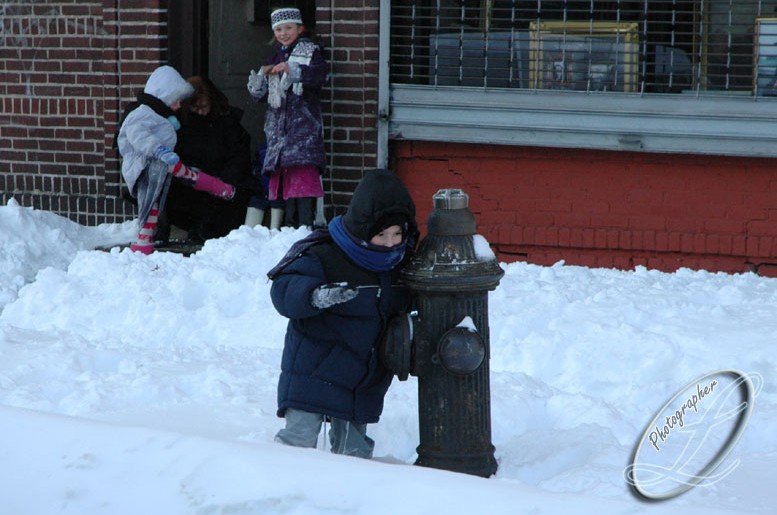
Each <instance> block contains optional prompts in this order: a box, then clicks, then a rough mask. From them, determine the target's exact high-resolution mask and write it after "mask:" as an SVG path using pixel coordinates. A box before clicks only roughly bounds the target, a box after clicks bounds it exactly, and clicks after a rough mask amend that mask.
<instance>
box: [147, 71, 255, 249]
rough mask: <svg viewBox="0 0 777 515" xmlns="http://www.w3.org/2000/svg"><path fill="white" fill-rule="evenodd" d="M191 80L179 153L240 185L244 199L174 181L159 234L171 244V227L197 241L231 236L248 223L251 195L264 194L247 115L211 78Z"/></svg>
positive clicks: (239, 188) (193, 78)
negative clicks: (253, 160) (223, 196)
mask: <svg viewBox="0 0 777 515" xmlns="http://www.w3.org/2000/svg"><path fill="white" fill-rule="evenodd" d="M186 80H187V82H188V83H189V84H191V85H192V86H193V88H194V95H193V96H191V97H190V98H188V99H186V100H185V101H184V102H183V103H182V105H181V128H180V130H179V131H178V142H177V144H176V146H175V151H176V153H177V154H178V155H179V156H181V159H183V161H184V162H185V163H187V164H189V165H190V166H194V167H196V168H199V169H201V170H204V171H206V172H208V173H209V174H211V175H213V176H214V177H218V178H219V179H221V180H222V181H224V182H225V183H227V184H230V185H232V186H235V187H236V188H237V191H238V194H236V195H235V198H233V199H231V200H223V199H220V198H217V197H213V196H211V195H206V194H203V193H202V192H199V191H195V190H192V189H191V188H187V187H186V186H185V185H184V184H182V183H181V182H180V181H173V182H172V184H171V185H170V191H169V193H168V196H167V203H166V207H165V212H164V214H163V217H162V219H161V220H162V224H160V225H161V226H162V229H163V230H160V231H159V232H158V239H161V240H165V239H167V236H168V233H169V227H170V226H171V225H175V226H176V227H179V228H181V229H184V230H186V231H187V232H188V237H189V239H190V240H194V241H203V240H206V239H209V238H218V237H221V236H225V235H227V234H228V233H229V232H230V231H231V230H233V229H237V228H238V227H240V226H241V225H242V224H243V222H244V220H245V215H246V208H247V205H248V199H249V192H253V191H261V186H260V184H259V180H258V179H257V178H256V177H254V174H253V171H252V163H251V157H252V155H251V137H250V135H249V134H248V132H247V131H246V130H245V128H244V127H243V125H242V124H241V123H240V120H241V118H242V116H243V111H242V110H241V109H239V108H237V107H234V106H231V105H230V104H229V100H228V99H227V97H226V95H224V93H222V92H221V91H220V90H219V89H218V88H217V87H216V85H215V84H213V82H212V81H211V80H210V79H208V78H207V77H203V76H194V77H189V78H188V79H186ZM164 229H167V231H166V232H165V231H164Z"/></svg>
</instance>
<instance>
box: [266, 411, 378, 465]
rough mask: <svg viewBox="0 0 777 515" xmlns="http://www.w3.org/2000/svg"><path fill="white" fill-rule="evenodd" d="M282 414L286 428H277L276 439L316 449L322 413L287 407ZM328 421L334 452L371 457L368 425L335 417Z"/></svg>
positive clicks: (372, 446)
mask: <svg viewBox="0 0 777 515" xmlns="http://www.w3.org/2000/svg"><path fill="white" fill-rule="evenodd" d="M284 416H285V417H286V427H285V428H283V429H281V430H280V431H278V434H276V435H275V441H277V442H281V443H284V444H286V445H293V446H294V447H311V448H315V447H316V445H317V443H318V434H319V433H320V432H321V424H322V422H324V415H321V414H320V413H309V412H307V411H302V410H297V409H291V408H289V409H287V410H286V414H285V415H284ZM331 420H332V422H331V428H330V429H329V443H330V445H331V446H332V452H333V453H335V454H345V455H346V456H357V457H359V458H368V459H369V458H372V450H373V449H374V448H375V442H374V441H373V440H372V438H370V437H369V436H367V424H355V423H353V422H348V421H346V420H340V419H337V418H333V419H331Z"/></svg>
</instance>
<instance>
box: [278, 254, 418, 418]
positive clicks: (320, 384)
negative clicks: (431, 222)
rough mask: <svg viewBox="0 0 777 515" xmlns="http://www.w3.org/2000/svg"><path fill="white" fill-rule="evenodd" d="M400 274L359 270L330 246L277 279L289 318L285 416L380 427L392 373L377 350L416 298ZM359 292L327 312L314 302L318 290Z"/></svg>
mask: <svg viewBox="0 0 777 515" xmlns="http://www.w3.org/2000/svg"><path fill="white" fill-rule="evenodd" d="M398 275H399V274H398V271H397V269H395V270H394V271H392V272H383V273H374V272H369V271H367V270H364V269H363V268H360V267H357V266H356V265H355V264H353V263H352V262H351V261H350V260H349V259H348V257H347V256H346V255H345V253H343V251H342V250H340V249H339V248H338V247H337V245H336V244H335V243H334V242H332V241H331V240H328V241H326V242H324V243H321V244H319V245H316V246H314V247H312V248H311V249H309V250H308V251H306V252H305V253H304V254H303V255H302V256H300V257H299V258H297V259H295V260H294V261H293V262H292V263H290V264H289V265H288V266H287V267H286V268H285V269H284V270H283V271H282V272H281V273H280V274H279V275H278V276H277V277H276V278H275V280H274V281H273V285H272V289H271V296H272V301H273V304H274V306H275V308H276V309H277V310H278V312H279V313H280V314H281V315H283V316H285V317H288V318H289V327H288V330H287V332H286V342H285V346H284V349H283V358H282V361H281V376H280V380H279V382H278V415H279V416H283V414H284V413H285V411H286V409H287V408H295V409H300V410H304V411H308V412H311V413H322V414H324V415H328V416H330V417H334V418H339V419H342V420H348V421H352V422H356V423H361V424H366V423H374V422H377V421H378V418H379V417H380V414H381V412H382V411H383V397H384V396H385V394H386V391H387V390H388V387H389V385H390V384H391V379H392V374H391V373H390V372H389V371H388V370H386V368H385V367H384V366H383V364H382V363H381V362H380V359H379V358H378V353H377V349H376V345H377V342H378V339H379V337H380V334H381V333H382V331H383V328H384V326H385V324H386V322H387V321H388V320H389V319H390V318H391V317H392V316H394V315H396V314H399V313H403V312H406V311H407V309H408V306H409V294H408V291H407V290H406V288H405V286H404V285H401V284H399V283H398ZM343 281H345V282H348V283H349V284H350V285H352V286H358V287H360V288H359V294H358V296H357V297H356V298H354V299H352V300H350V301H348V302H345V303H342V304H338V305H335V306H332V307H331V308H329V309H326V310H321V309H318V308H315V307H313V306H312V305H311V303H310V294H311V292H312V291H313V290H314V289H315V288H316V287H318V286H321V285H322V284H327V283H332V282H343Z"/></svg>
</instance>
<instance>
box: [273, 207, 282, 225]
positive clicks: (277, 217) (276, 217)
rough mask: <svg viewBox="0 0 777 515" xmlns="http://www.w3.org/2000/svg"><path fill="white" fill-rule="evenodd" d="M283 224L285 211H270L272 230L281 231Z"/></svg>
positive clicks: (279, 209) (275, 209)
mask: <svg viewBox="0 0 777 515" xmlns="http://www.w3.org/2000/svg"><path fill="white" fill-rule="evenodd" d="M281 224H283V209H281V208H279V207H274V208H272V209H270V229H280V228H281Z"/></svg>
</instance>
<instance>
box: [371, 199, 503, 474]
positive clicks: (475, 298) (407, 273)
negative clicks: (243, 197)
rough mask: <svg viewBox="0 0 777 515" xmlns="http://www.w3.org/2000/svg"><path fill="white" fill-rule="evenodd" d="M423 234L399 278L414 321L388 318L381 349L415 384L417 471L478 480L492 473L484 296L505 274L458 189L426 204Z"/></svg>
mask: <svg viewBox="0 0 777 515" xmlns="http://www.w3.org/2000/svg"><path fill="white" fill-rule="evenodd" d="M433 202H434V210H433V211H432V213H431V215H430V216H429V221H428V225H427V227H428V235H427V236H426V237H425V238H424V239H423V241H421V243H420V245H419V248H418V252H417V253H416V255H415V256H414V258H413V259H412V260H411V261H410V263H408V265H407V266H406V267H405V269H404V270H403V271H402V277H403V279H404V281H405V282H406V283H407V284H408V286H409V288H410V289H411V291H412V292H413V294H414V296H415V298H416V305H417V314H415V315H413V316H410V315H408V316H406V317H399V318H396V319H394V320H393V321H392V322H391V323H390V324H389V328H388V330H387V331H386V335H385V337H384V339H383V341H382V345H381V357H382V359H383V362H384V364H385V365H386V367H387V368H388V369H389V370H391V371H392V372H393V373H395V374H396V375H397V376H398V378H399V379H400V380H406V379H407V377H408V374H412V375H414V376H417V377H418V416H419V432H420V435H419V436H420V445H419V446H418V449H417V451H418V459H417V460H416V465H421V466H426V467H433V468H438V469H445V470H451V471H454V472H463V473H467V474H473V475H477V476H482V477H489V476H491V475H493V474H494V473H496V469H497V463H496V459H495V458H494V450H495V449H494V446H493V444H492V443H491V393H490V382H489V354H490V352H489V334H488V333H489V330H488V292H489V290H493V289H495V288H496V287H497V285H498V284H499V280H500V279H501V278H502V276H503V275H504V271H503V270H502V269H501V268H500V267H499V264H498V263H497V261H496V258H495V256H494V255H493V253H492V252H491V250H490V248H489V246H488V242H487V241H486V240H485V238H483V237H482V236H480V235H478V234H476V232H475V229H476V227H475V217H474V216H473V215H472V212H471V211H470V210H469V197H468V195H467V194H466V193H464V192H463V191H462V190H460V189H443V190H439V191H438V192H437V193H436V194H435V195H434V197H433Z"/></svg>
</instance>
